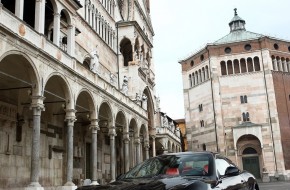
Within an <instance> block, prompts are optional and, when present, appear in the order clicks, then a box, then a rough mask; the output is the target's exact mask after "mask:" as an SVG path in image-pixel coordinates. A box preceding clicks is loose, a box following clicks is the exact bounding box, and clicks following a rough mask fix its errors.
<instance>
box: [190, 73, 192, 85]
mask: <svg viewBox="0 0 290 190" xmlns="http://www.w3.org/2000/svg"><path fill="white" fill-rule="evenodd" d="M189 87H192V80H191V74H190V75H189Z"/></svg>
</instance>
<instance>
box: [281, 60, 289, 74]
mask: <svg viewBox="0 0 290 190" xmlns="http://www.w3.org/2000/svg"><path fill="white" fill-rule="evenodd" d="M282 63H283V67H284V72H288V67H287V62H286V60H284V61H283V62H282Z"/></svg>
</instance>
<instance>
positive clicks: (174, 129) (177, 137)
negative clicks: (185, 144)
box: [152, 111, 182, 155]
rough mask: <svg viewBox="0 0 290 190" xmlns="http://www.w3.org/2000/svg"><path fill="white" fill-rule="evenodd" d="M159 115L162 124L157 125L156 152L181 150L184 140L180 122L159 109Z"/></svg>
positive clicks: (158, 153)
mask: <svg viewBox="0 0 290 190" xmlns="http://www.w3.org/2000/svg"><path fill="white" fill-rule="evenodd" d="M157 115H158V118H160V122H159V123H160V125H159V126H157V127H156V135H155V138H156V145H155V147H156V154H157V155H160V154H164V153H172V152H181V151H182V142H181V133H180V128H179V126H178V124H177V123H176V122H175V121H174V120H173V119H171V118H170V117H169V116H168V115H167V114H166V113H164V112H161V111H159V112H158V114H157ZM152 147H153V146H152ZM153 152H155V151H153Z"/></svg>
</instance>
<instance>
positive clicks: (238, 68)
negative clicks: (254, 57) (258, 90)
mask: <svg viewBox="0 0 290 190" xmlns="http://www.w3.org/2000/svg"><path fill="white" fill-rule="evenodd" d="M234 71H235V74H238V73H241V72H240V63H239V60H237V59H235V60H234Z"/></svg>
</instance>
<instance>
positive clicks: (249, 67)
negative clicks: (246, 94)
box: [247, 57, 254, 72]
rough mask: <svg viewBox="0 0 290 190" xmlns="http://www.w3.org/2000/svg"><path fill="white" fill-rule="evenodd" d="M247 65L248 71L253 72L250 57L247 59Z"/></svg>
mask: <svg viewBox="0 0 290 190" xmlns="http://www.w3.org/2000/svg"><path fill="white" fill-rule="evenodd" d="M247 65H248V72H253V71H254V65H253V60H252V58H251V57H249V58H248V59H247Z"/></svg>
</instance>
